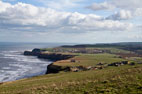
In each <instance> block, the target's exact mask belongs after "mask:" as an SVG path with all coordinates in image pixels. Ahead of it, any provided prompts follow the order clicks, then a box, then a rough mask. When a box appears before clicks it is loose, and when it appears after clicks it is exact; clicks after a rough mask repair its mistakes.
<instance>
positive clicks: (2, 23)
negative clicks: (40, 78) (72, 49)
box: [0, 0, 142, 43]
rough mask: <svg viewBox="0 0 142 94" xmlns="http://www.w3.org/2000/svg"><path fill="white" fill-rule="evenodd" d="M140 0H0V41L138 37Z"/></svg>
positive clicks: (138, 39) (141, 12) (90, 40)
mask: <svg viewBox="0 0 142 94" xmlns="http://www.w3.org/2000/svg"><path fill="white" fill-rule="evenodd" d="M141 5H142V0H129V1H124V0H0V42H57V43H60V42H66V43H100V42H101V43H111V42H134V41H135V42H141V41H142V36H141V34H142V6H141Z"/></svg>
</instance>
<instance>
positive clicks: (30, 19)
mask: <svg viewBox="0 0 142 94" xmlns="http://www.w3.org/2000/svg"><path fill="white" fill-rule="evenodd" d="M0 6H1V8H0V27H1V29H4V28H7V29H10V30H11V31H12V30H26V31H27V30H31V31H38V30H39V31H45V32H49V31H58V32H68V31H70V32H86V31H125V30H129V29H130V28H131V27H133V24H131V23H127V22H120V21H115V20H111V19H119V18H120V17H122V18H123V19H127V18H129V16H130V14H129V12H127V13H126V14H125V13H124V14H123V11H122V12H120V13H118V14H115V15H116V16H118V17H117V18H115V17H114V16H113V15H112V16H111V17H108V19H109V20H108V19H105V18H104V17H101V16H98V15H95V14H81V13H78V12H74V13H71V12H60V11H56V10H54V9H51V8H43V7H36V6H33V5H31V4H25V3H17V4H14V5H11V4H9V3H4V2H2V1H0ZM0 31H3V30H0Z"/></svg>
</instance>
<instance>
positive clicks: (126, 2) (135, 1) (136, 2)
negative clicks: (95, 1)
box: [108, 0, 142, 10]
mask: <svg viewBox="0 0 142 94" xmlns="http://www.w3.org/2000/svg"><path fill="white" fill-rule="evenodd" d="M108 2H109V3H110V4H113V5H115V6H116V7H117V8H121V9H127V10H135V9H137V8H142V0H108Z"/></svg>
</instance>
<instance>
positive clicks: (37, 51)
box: [24, 48, 42, 56]
mask: <svg viewBox="0 0 142 94" xmlns="http://www.w3.org/2000/svg"><path fill="white" fill-rule="evenodd" d="M41 52H42V51H41V50H40V49H37V48H35V49H33V50H32V51H25V52H24V55H29V56H38V55H40V53H41Z"/></svg>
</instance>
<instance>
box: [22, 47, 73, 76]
mask: <svg viewBox="0 0 142 94" xmlns="http://www.w3.org/2000/svg"><path fill="white" fill-rule="evenodd" d="M24 55H27V56H37V57H38V58H42V59H48V60H50V61H58V60H66V59H69V58H73V57H74V56H75V55H67V54H60V53H48V52H46V53H45V52H44V51H42V50H40V49H37V48H36V49H33V50H32V51H25V52H24ZM59 71H70V68H69V67H64V68H63V67H61V66H57V65H54V64H53V63H52V64H50V65H48V66H47V71H46V74H49V73H58V72H59Z"/></svg>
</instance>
